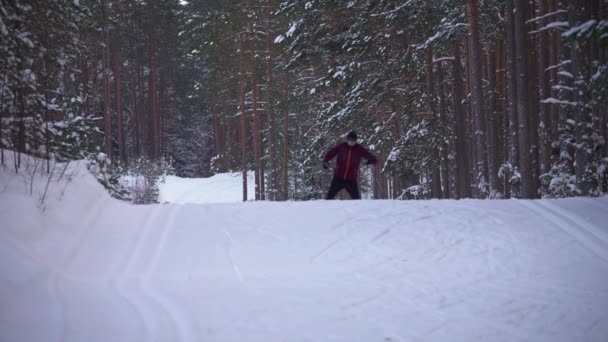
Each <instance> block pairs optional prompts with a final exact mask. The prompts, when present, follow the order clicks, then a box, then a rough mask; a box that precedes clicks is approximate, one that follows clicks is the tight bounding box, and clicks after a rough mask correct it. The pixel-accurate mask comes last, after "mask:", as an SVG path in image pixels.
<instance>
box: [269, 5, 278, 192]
mask: <svg viewBox="0 0 608 342" xmlns="http://www.w3.org/2000/svg"><path fill="white" fill-rule="evenodd" d="M266 17H267V23H266V49H267V50H268V51H267V53H268V64H267V69H266V70H267V71H266V74H267V75H266V78H267V82H268V84H267V85H266V86H267V89H268V156H269V158H270V186H269V188H270V189H269V192H268V193H269V194H270V200H273V201H274V200H276V199H277V192H278V189H279V175H278V156H277V153H276V150H277V147H276V128H275V126H276V124H275V112H274V102H273V101H274V97H273V83H272V81H273V80H272V68H273V58H274V57H273V55H272V43H273V40H272V0H268V4H267V6H266Z"/></svg>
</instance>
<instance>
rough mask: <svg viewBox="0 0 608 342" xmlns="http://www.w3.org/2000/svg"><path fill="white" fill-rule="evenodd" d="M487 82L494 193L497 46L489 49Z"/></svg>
mask: <svg viewBox="0 0 608 342" xmlns="http://www.w3.org/2000/svg"><path fill="white" fill-rule="evenodd" d="M486 70H487V71H486V73H487V77H486V79H487V81H488V84H489V88H490V101H489V102H490V108H489V112H488V114H489V115H488V119H489V120H488V121H487V122H486V124H487V129H486V132H488V134H487V138H488V139H487V144H488V146H487V153H488V170H489V171H488V172H489V177H490V179H489V180H490V189H491V191H493V192H496V191H498V163H499V161H498V160H499V159H498V153H499V146H500V145H499V144H498V134H497V130H498V129H497V127H498V126H497V124H496V122H497V119H496V117H497V115H498V100H497V98H496V96H497V88H496V45H493V46H491V47H490V48H489V50H488V54H487V61H486Z"/></svg>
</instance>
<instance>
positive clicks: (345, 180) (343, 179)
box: [323, 131, 378, 200]
mask: <svg viewBox="0 0 608 342" xmlns="http://www.w3.org/2000/svg"><path fill="white" fill-rule="evenodd" d="M336 156H337V160H336V168H335V170H334V177H333V178H332V180H331V185H330V186H329V191H328V192H327V197H326V199H328V200H332V199H334V198H335V197H336V195H337V194H338V192H340V190H342V189H346V191H348V193H349V195H350V198H351V199H360V198H361V194H360V193H359V185H358V184H357V176H358V175H359V163H360V162H361V158H365V159H367V162H366V165H370V164H376V163H377V162H378V159H376V156H374V155H373V154H371V153H370V152H369V151H368V150H367V149H366V148H365V147H363V146H361V145H360V144H358V143H357V132H355V131H352V132H350V133H348V135H347V136H346V142H343V143H341V144H338V145H336V146H335V147H334V148H332V149H331V150H329V151H328V152H327V153H326V154H325V157H323V167H324V168H325V169H329V161H330V160H332V159H333V158H334V157H336Z"/></svg>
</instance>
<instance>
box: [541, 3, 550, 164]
mask: <svg viewBox="0 0 608 342" xmlns="http://www.w3.org/2000/svg"><path fill="white" fill-rule="evenodd" d="M548 2H549V0H539V2H538V6H539V13H538V15H539V16H543V15H546V14H548V13H550V12H548ZM547 24H549V20H548V19H543V20H540V21H539V26H540V27H545V26H546V25H547ZM538 39H539V50H538V65H539V68H538V71H539V73H538V79H539V86H540V89H539V90H540V100H541V101H542V100H545V99H547V98H549V97H551V85H550V80H549V78H550V75H549V73H548V72H547V71H546V70H547V68H549V63H550V62H549V58H550V56H549V54H550V48H549V35H548V34H547V31H543V32H540V33H539V37H538ZM550 107H551V105H549V104H547V103H541V104H540V118H541V122H540V125H539V126H540V127H539V135H540V136H539V139H540V150H541V151H540V156H541V160H540V173H541V174H544V173H547V172H549V171H550V170H551V127H552V122H551V108H550Z"/></svg>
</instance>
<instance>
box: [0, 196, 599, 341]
mask: <svg viewBox="0 0 608 342" xmlns="http://www.w3.org/2000/svg"><path fill="white" fill-rule="evenodd" d="M186 195H187V196H190V197H192V196H194V195H195V193H192V192H191V191H190V192H189V191H186ZM605 204H608V201H606V199H575V200H565V201H553V200H551V201H549V200H542V201H516V200H510V201H469V200H463V201H416V202H415V201H347V202H343V201H331V202H326V201H317V202H307V203H244V204H240V203H239V204H204V205H201V204H196V205H194V204H180V205H176V204H166V205H152V206H129V205H126V204H123V203H117V202H115V201H113V200H110V199H108V198H105V199H98V200H96V201H95V202H93V204H92V206H91V207H90V209H89V211H88V213H86V214H85V216H84V218H82V219H81V220H80V223H78V222H71V224H78V225H79V226H78V229H77V230H75V233H72V232H71V231H69V230H68V231H67V233H62V234H64V235H61V234H59V235H58V238H57V239H55V240H53V241H51V242H49V246H46V245H45V240H44V239H45V238H44V237H43V238H41V239H39V240H40V241H35V242H36V243H35V244H34V242H31V241H29V240H27V239H23V240H20V237H19V236H18V234H12V233H10V232H5V231H4V230H0V234H2V235H0V255H1V256H4V257H5V258H7V260H19V261H20V262H19V263H18V267H15V268H12V269H11V268H8V266H7V262H4V263H2V260H0V266H1V267H3V268H2V269H0V271H2V272H3V273H4V277H3V276H2V275H0V294H2V295H3V296H5V297H4V298H2V300H3V302H2V303H5V302H6V303H8V304H10V306H9V307H10V308H11V309H9V310H12V309H14V310H16V311H19V310H21V311H23V312H25V314H23V312H22V313H21V316H19V319H20V320H21V321H22V324H24V326H28V325H29V326H37V327H38V329H39V330H40V333H41V334H43V333H46V336H48V340H52V341H83V340H87V341H90V340H92V341H107V340H109V339H112V340H117V341H210V342H217V341H219V342H232V341H234V342H237V341H238V342H241V341H254V342H258V341H259V342H262V341H264V342H266V341H296V342H305V341H306V342H308V341H310V342H313V341H315V342H316V341H325V340H327V341H340V342H347V341H348V342H352V341H366V342H367V341H430V342H437V341H471V340H482V341H493V342H494V341H496V342H507V341H508V342H511V341H522V342H523V341H552V342H554V341H555V342H570V341H583V342H587V341H589V342H596V341H597V342H604V341H605V340H606V337H607V336H608V327H607V326H606V321H607V319H608V312H607V311H606V309H605V308H606V307H607V306H608V285H607V284H608V281H607V280H608V276H607V275H606V274H608V230H607V229H606V227H605V226H601V222H608V212H607V211H606V210H605V209H606V207H605ZM522 208H524V209H526V210H521V209H522ZM580 208H587V210H588V211H586V212H585V213H581V212H580ZM63 210H69V208H67V207H66V208H63ZM113 216H116V217H121V218H123V219H122V220H123V221H120V220H119V219H115V218H114V217H113ZM124 220H126V221H124ZM61 227H62V225H61V224H56V225H54V226H52V227H49V228H48V229H57V230H60V229H61ZM71 227H72V226H71ZM73 227H76V226H73ZM72 234H75V236H73V237H72ZM65 236H67V237H68V239H67V240H66V242H65V244H64V245H63V246H61V247H60V248H63V249H64V251H63V252H62V253H59V256H57V257H56V259H53V258H52V255H51V256H48V258H49V259H48V260H47V259H46V257H43V254H39V250H42V251H48V250H51V251H52V250H53V249H52V248H56V246H57V245H56V244H57V243H58V242H61V241H62V240H61V238H62V237H64V238H65ZM19 272H25V273H24V274H25V275H24V276H20V273H19ZM28 272H29V273H28ZM7 274H8V275H7ZM11 276H14V278H15V279H21V278H25V279H26V280H23V281H22V282H17V281H15V284H17V285H21V287H22V288H21V287H19V288H18V287H17V285H15V286H13V287H7V289H6V290H3V288H2V285H3V284H9V285H11V286H12V284H13V283H11V282H10V279H12V278H11ZM7 279H9V280H7ZM15 288H16V289H17V290H15ZM11 291H12V292H11ZM19 294H24V295H19ZM30 295H31V296H36V297H35V298H39V297H40V298H46V299H44V300H45V301H44V303H47V302H48V303H50V304H49V305H50V307H44V308H43V306H44V305H43V304H44V303H43V304H40V306H32V307H27V306H25V307H23V306H22V305H21V303H22V301H25V303H29V304H28V305H32V304H31V303H30V302H28V301H27V297H28V296H30ZM47 297H48V298H47ZM24 298H25V299H24ZM17 309H18V310H17ZM28 310H29V311H28ZM37 311H44V312H46V313H47V316H48V317H52V319H51V320H50V321H48V322H43V323H44V324H40V325H37V324H39V323H40V321H39V319H38V318H37V317H38V316H36V315H35V313H36V312H37ZM28 314H29V315H28ZM98 315H103V317H100V316H98ZM2 317H10V316H8V312H7V311H6V309H3V308H2V307H0V340H7V341H15V340H20V341H21V340H24V341H35V340H36V339H35V338H34V337H30V338H22V339H20V338H18V337H19V336H35V335H27V334H25V335H24V334H21V335H19V334H18V331H17V330H15V328H12V327H11V326H9V325H8V324H9V323H10V322H8V321H6V322H7V323H4V321H3V320H2V319H1V318H2ZM45 317H46V316H45ZM28 319H29V320H31V321H28ZM97 323H100V324H101V325H100V329H102V330H101V331H99V332H97V333H99V334H96V333H95V332H93V331H88V330H87V328H86V327H89V329H92V327H95V326H96V324H97ZM103 329H105V330H103Z"/></svg>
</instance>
